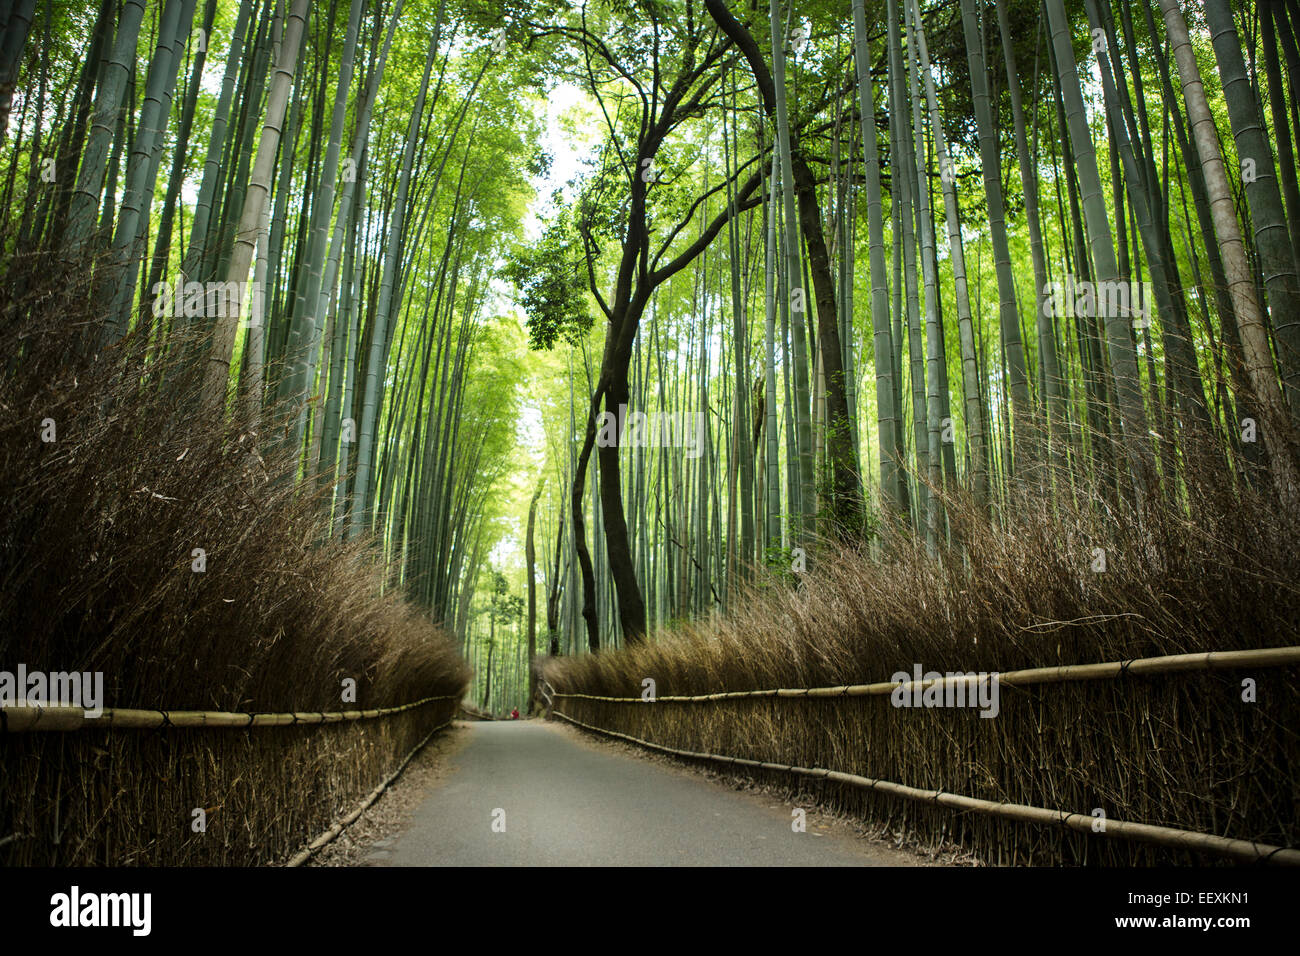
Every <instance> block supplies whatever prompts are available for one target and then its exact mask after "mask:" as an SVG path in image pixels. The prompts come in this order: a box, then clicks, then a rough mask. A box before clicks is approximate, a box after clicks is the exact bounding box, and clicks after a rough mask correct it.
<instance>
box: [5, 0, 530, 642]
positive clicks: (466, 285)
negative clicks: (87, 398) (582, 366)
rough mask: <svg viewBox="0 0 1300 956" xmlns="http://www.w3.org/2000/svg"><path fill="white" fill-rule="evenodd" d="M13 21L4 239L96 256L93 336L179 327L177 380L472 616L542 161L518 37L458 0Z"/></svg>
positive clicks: (436, 606) (115, 6) (138, 9)
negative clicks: (244, 427)
mask: <svg viewBox="0 0 1300 956" xmlns="http://www.w3.org/2000/svg"><path fill="white" fill-rule="evenodd" d="M4 19H5V34H4V47H3V49H4V51H5V55H6V56H7V57H8V59H6V61H5V64H6V67H5V68H6V70H7V71H8V72H7V73H6V75H7V76H9V77H10V78H11V80H12V78H14V77H15V76H16V77H18V78H20V79H22V78H24V77H26V78H27V79H26V81H24V82H20V83H19V84H18V90H19V93H18V94H17V95H15V94H14V93H13V84H12V83H11V84H10V86H9V87H8V88H7V89H8V98H7V99H6V101H5V104H6V107H7V108H6V113H5V117H4V121H5V126H6V130H7V131H6V134H5V140H4V147H5V156H6V159H5V165H6V170H5V177H4V185H3V196H4V204H3V208H4V209H5V210H6V216H7V222H6V226H7V227H8V228H7V229H6V236H7V237H8V242H7V246H8V248H7V249H6V254H7V256H8V257H9V258H10V261H11V262H12V261H17V260H18V259H20V258H21V257H22V256H28V257H31V256H37V255H45V256H47V257H48V261H51V262H58V263H63V264H65V265H67V266H68V267H70V268H75V267H78V266H79V265H80V266H81V268H83V269H84V270H89V271H91V273H92V276H91V278H90V279H89V282H90V283H91V284H92V286H93V289H94V290H95V294H96V299H97V301H98V303H100V305H101V307H102V311H103V323H102V328H101V329H99V330H97V332H96V335H95V339H94V341H92V342H91V345H90V347H92V348H95V349H97V350H102V351H103V352H104V353H105V354H106V355H111V354H113V352H114V350H115V349H121V348H123V347H125V345H126V344H127V337H128V336H129V342H130V345H131V346H132V347H134V348H139V349H143V350H146V351H147V354H148V355H150V356H153V357H156V358H157V359H158V360H162V359H163V358H164V357H167V356H172V355H175V354H176V352H177V350H181V356H182V358H184V359H185V361H186V362H189V363H193V365H194V366H195V367H197V368H200V369H201V370H202V375H201V378H202V384H201V387H200V388H199V390H198V394H180V395H178V396H177V401H178V402H183V403H186V404H187V405H188V404H193V403H198V404H199V405H200V406H201V408H202V409H203V414H204V415H205V416H206V418H207V419H208V421H209V422H210V425H211V427H212V428H213V429H218V430H219V429H221V428H222V427H223V426H222V423H223V420H224V419H226V418H227V416H229V415H230V414H231V413H232V412H233V411H235V410H238V411H239V412H241V413H243V414H245V415H247V416H248V417H249V418H250V419H251V420H252V421H254V422H256V423H259V424H260V428H259V429H258V434H257V437H256V440H257V442H258V443H260V445H261V446H262V448H263V449H264V450H266V451H271V450H276V451H284V452H287V453H289V454H296V455H297V456H298V459H299V463H300V464H299V469H298V471H299V481H300V483H301V485H302V490H303V493H304V494H312V493H315V494H318V495H319V496H320V500H321V501H322V507H323V508H324V510H325V512H326V514H327V516H328V522H329V526H330V528H331V529H332V534H333V536H335V537H338V538H342V539H356V538H361V537H366V536H369V535H372V534H374V535H377V536H378V540H379V543H380V546H381V547H382V550H383V552H384V553H385V555H386V556H387V560H388V565H389V569H390V570H389V577H390V578H391V580H392V582H393V584H394V586H396V587H399V588H401V589H402V590H403V591H404V592H405V593H406V594H407V595H409V597H410V598H412V599H413V600H414V601H416V602H417V603H419V604H421V605H423V606H424V607H426V608H427V609H428V611H429V614H430V615H431V616H432V617H433V618H434V619H435V620H437V621H442V622H445V623H447V624H448V625H449V626H450V627H451V628H452V629H453V630H456V629H459V630H460V631H462V632H463V622H464V620H465V619H466V616H467V614H468V606H469V600H470V595H471V594H472V592H473V588H474V584H475V574H476V567H477V563H478V561H479V560H480V557H481V555H482V552H483V550H484V548H485V546H486V544H487V537H486V536H487V535H489V534H490V533H491V532H490V529H489V528H488V524H490V515H489V511H490V508H489V505H488V501H487V499H488V495H489V493H490V492H491V489H492V484H493V475H494V474H495V473H498V472H500V471H501V469H502V468H503V467H504V464H503V463H504V462H505V461H506V459H507V455H508V451H509V441H510V439H511V433H512V429H513V425H512V420H513V416H514V412H513V409H512V404H511V403H512V400H513V394H512V392H511V391H510V389H509V388H506V389H502V388H501V384H502V382H503V381H504V382H506V383H507V384H508V383H509V381H510V376H511V375H512V372H511V368H512V364H511V363H512V361H513V359H512V357H511V356H512V350H513V346H512V344H511V335H510V333H509V330H508V329H505V330H503V328H502V327H501V326H500V325H499V324H498V323H497V321H496V315H495V312H494V310H493V305H492V298H493V293H492V291H491V289H490V280H491V275H492V269H493V263H494V259H495V258H496V257H497V256H498V255H499V253H500V250H501V248H502V244H503V243H504V242H505V241H506V240H507V239H508V238H509V237H510V235H511V234H512V231H513V230H514V229H515V228H516V225H517V223H518V220H519V216H520V211H521V209H522V208H523V205H524V203H525V201H526V187H527V184H528V173H527V169H528V166H529V163H530V162H531V161H532V159H533V157H532V155H531V152H530V150H531V146H530V141H531V137H532V132H531V126H530V121H529V118H528V116H527V114H526V111H525V109H524V106H525V104H524V103H523V102H522V101H521V100H516V99H514V98H512V97H511V96H509V95H507V93H508V91H510V90H511V89H513V88H514V87H515V86H516V85H517V84H518V83H519V82H520V81H519V77H518V75H516V72H513V71H512V69H511V67H510V64H509V62H508V59H507V58H506V57H503V56H502V55H500V53H499V51H498V50H494V49H493V48H492V47H491V46H490V45H487V44H483V43H481V42H478V41H477V40H475V39H474V38H471V37H469V36H468V35H467V33H466V24H465V22H464V19H463V17H461V15H460V13H459V12H457V11H453V10H451V9H450V8H449V7H448V5H447V4H446V3H445V2H439V3H421V2H416V0H412V2H407V0H394V2H391V3H383V4H373V3H365V2H362V0H351V2H349V0H342V2H338V0H335V2H330V3H326V4H309V3H307V2H306V0H293V2H291V3H284V2H281V0H247V2H244V0H240V2H238V3H225V2H222V3H218V2H216V0H204V2H202V3H198V2H196V0H165V2H161V3H156V4H155V3H146V2H144V0H126V2H124V3H119V2H117V0H105V2H104V3H101V4H99V6H98V9H95V8H83V7H81V6H80V5H78V4H75V3H66V2H58V3H55V2H44V3H29V2H26V0H23V2H19V3H17V4H14V5H12V9H11V8H10V5H9V4H6V6H5V10H4ZM24 40H26V42H25V43H24ZM82 264H84V265H82ZM186 353H188V354H186Z"/></svg>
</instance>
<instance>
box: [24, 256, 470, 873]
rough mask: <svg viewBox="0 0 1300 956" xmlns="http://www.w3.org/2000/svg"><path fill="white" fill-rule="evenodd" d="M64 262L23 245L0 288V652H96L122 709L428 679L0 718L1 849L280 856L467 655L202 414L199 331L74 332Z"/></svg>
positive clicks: (80, 302) (76, 664)
mask: <svg viewBox="0 0 1300 956" xmlns="http://www.w3.org/2000/svg"><path fill="white" fill-rule="evenodd" d="M85 273H86V270H77V271H76V272H75V273H73V274H70V273H68V272H67V271H60V268H59V264H58V263H57V262H54V261H50V260H42V259H40V258H37V257H28V258H26V259H15V260H13V261H12V262H11V264H10V269H9V272H8V274H7V275H6V276H5V280H4V281H3V282H0V358H2V360H3V361H2V364H0V407H2V408H3V409H4V416H3V418H0V486H3V487H4V488H5V489H6V507H5V508H4V509H0V669H8V670H12V669H13V668H14V666H15V665H17V664H19V663H22V664H25V665H26V666H27V667H28V668H29V669H39V670H43V671H46V672H54V671H69V672H77V671H99V672H102V673H103V675H104V700H103V701H102V703H104V704H105V705H108V706H112V707H116V708H119V709H123V710H129V709H154V710H156V709H157V708H158V707H160V706H166V707H170V708H176V709H179V710H193V711H234V712H262V713H282V712H292V711H298V712H306V711H312V712H319V711H328V712H335V711H340V710H350V709H365V710H371V711H373V710H376V709H380V708H385V707H396V706H400V705H403V704H407V703H411V702H414V701H419V700H422V699H424V698H428V697H447V698H449V699H445V700H438V701H432V702H430V703H428V704H426V705H425V706H422V707H418V708H414V709H411V710H405V711H402V712H399V713H393V714H389V715H386V716H383V717H380V718H378V719H376V720H366V721H347V722H343V723H334V724H327V725H324V726H318V725H298V726H283V727H268V728H265V729H260V728H259V729H254V730H250V731H248V732H242V731H239V730H232V729H194V730H191V729H183V730H180V729H164V730H157V731H148V730H145V731H130V732H117V731H114V730H110V731H108V732H107V733H92V732H87V731H80V732H74V733H67V734H10V735H6V736H5V737H4V738H3V739H0V862H3V863H6V864H9V865H15V864H17V865H23V864H46V865H75V864H128V863H135V864H154V865H159V864H162V865H170V864H218V863H219V864H241V865H246V864H256V863H266V862H272V861H276V860H282V859H284V858H285V857H287V856H288V854H289V853H290V852H291V851H292V850H295V849H297V848H298V847H299V846H301V845H302V844H303V843H304V842H306V841H307V840H309V839H311V838H312V837H314V836H315V835H316V834H317V833H319V832H320V831H321V830H322V829H323V828H324V827H325V826H327V825H328V823H329V821H330V820H331V819H332V818H333V817H334V816H336V815H337V814H338V813H339V812H341V811H343V810H345V809H346V808H349V807H350V806H352V805H354V804H355V803H356V801H357V800H358V799H359V798H360V797H361V796H363V795H364V794H366V793H367V792H368V791H370V790H371V788H372V787H374V785H375V783H376V782H377V781H378V780H379V779H381V778H382V777H383V776H384V775H385V773H388V772H390V771H391V770H392V769H393V767H394V766H395V765H396V763H397V762H398V761H400V760H401V759H402V758H403V757H404V756H405V755H406V754H407V753H408V752H409V751H410V749H411V748H412V747H413V746H414V745H415V744H416V743H417V742H418V741H419V740H421V739H422V738H423V737H424V736H425V735H426V734H427V733H428V732H429V731H430V729H432V728H433V727H435V726H437V725H439V724H441V723H444V722H445V721H447V720H448V719H450V717H451V716H452V714H453V713H454V712H455V709H456V706H457V699H458V698H459V696H460V695H461V693H462V692H463V689H464V687H465V684H466V681H467V677H468V674H467V671H466V668H465V666H464V664H463V663H462V661H461V659H460V655H459V652H458V650H457V648H456V647H455V645H454V643H453V642H452V641H451V640H449V639H448V637H447V635H445V634H444V633H443V632H442V631H441V630H440V629H439V628H437V627H436V626H434V625H433V624H431V623H430V621H429V620H428V618H427V615H426V614H425V613H423V612H421V611H420V610H418V609H416V608H413V607H411V606H408V605H407V604H405V603H403V601H402V600H401V599H400V597H399V596H398V595H397V594H396V593H394V592H393V591H392V590H391V589H388V591H387V593H384V592H385V581H384V578H383V572H382V569H381V568H380V567H379V566H378V565H377V564H376V563H375V562H374V561H373V559H372V558H371V556H370V548H371V545H370V542H366V541H361V542H354V543H347V544H344V543H342V542H339V541H337V540H333V539H331V538H330V536H329V535H328V534H327V533H326V530H325V529H324V528H323V526H322V522H321V518H320V514H321V507H320V501H319V500H318V498H317V496H316V493H315V492H314V489H315V488H316V487H317V486H316V483H315V482H311V481H305V482H298V481H295V477H296V472H297V470H298V462H297V461H296V460H295V459H294V458H292V457H289V456H286V455H284V454H281V453H278V452H276V451H274V450H273V449H274V447H275V442H274V429H272V428H262V427H261V426H260V424H259V422H257V421H253V420H250V419H248V418H246V417H243V413H242V412H241V411H240V410H239V409H238V408H236V409H235V410H233V412H232V414H231V416H230V417H229V418H228V419H227V422H226V423H225V427H216V426H215V424H214V423H213V422H211V421H206V420H204V419H203V418H202V417H201V416H200V414H199V409H198V403H197V402H196V401H194V400H193V399H194V396H195V395H197V393H198V391H197V389H198V377H199V374H200V373H201V369H200V368H199V366H200V365H201V363H198V362H194V361H192V360H187V355H190V354H194V353H195V352H196V351H197V349H198V348H200V347H201V345H202V341H201V333H200V334H199V336H198V337H197V338H196V339H195V340H194V341H189V340H187V339H186V338H185V337H184V336H182V335H179V334H175V333H174V334H172V335H171V336H169V337H168V339H167V340H166V341H167V347H166V350H165V351H163V350H162V349H161V346H160V345H159V344H158V342H151V341H150V340H149V338H148V333H147V330H146V331H145V332H144V333H143V334H137V335H135V336H133V337H129V338H127V339H125V340H123V342H122V343H121V344H120V346H118V347H115V348H114V349H112V350H109V351H108V352H105V353H103V354H99V353H98V352H97V349H96V344H95V336H96V335H97V333H98V326H99V323H98V321H97V311H96V303H95V302H94V301H93V299H92V297H91V295H90V294H89V292H88V291H87V289H86V282H85V278H84V276H85ZM236 404H237V405H239V406H242V403H236ZM279 420H281V419H279V418H276V417H272V416H267V418H266V419H265V420H264V421H265V422H268V423H273V422H276V421H279ZM45 422H52V423H53V425H54V429H55V434H56V439H55V440H54V441H43V440H42V435H43V431H45V426H43V424H42V423H45ZM195 549H201V551H202V554H203V560H202V562H201V565H202V570H198V569H197V568H198V566H199V565H198V564H196V560H197V558H196V555H195ZM345 681H349V682H355V696H354V697H348V696H344V691H345V690H349V689H350V688H349V686H347V685H345V684H344V682H345ZM198 809H202V810H205V811H206V822H207V829H206V832H196V830H195V829H194V821H195V819H196V817H195V814H194V811H195V810H198Z"/></svg>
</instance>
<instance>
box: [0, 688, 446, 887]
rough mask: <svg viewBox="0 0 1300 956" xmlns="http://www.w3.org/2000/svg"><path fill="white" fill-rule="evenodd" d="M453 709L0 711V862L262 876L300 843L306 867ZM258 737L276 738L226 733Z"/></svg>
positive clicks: (432, 701)
mask: <svg viewBox="0 0 1300 956" xmlns="http://www.w3.org/2000/svg"><path fill="white" fill-rule="evenodd" d="M460 696H461V695H460V694H447V695H440V696H432V697H426V698H424V699H422V700H417V701H413V702H411V703H408V704H403V705H400V706H393V707H384V708H373V709H367V710H348V711H306V712H304V711H298V712H285V713H238V712H228V711H181V710H135V709H121V708H116V709H105V710H104V711H103V713H102V714H101V715H100V716H99V717H92V716H88V715H87V714H86V713H85V711H84V710H83V709H81V708H75V707H40V706H19V707H4V708H0V727H2V728H3V731H4V733H3V734H0V758H2V759H0V862H3V863H4V864H5V865H47V866H50V865H53V866H76V865H83V866H84V865H113V866H121V865H155V866H158V865H162V866H170V865H265V864H274V863H281V862H284V861H285V860H286V859H291V854H293V851H295V850H297V849H298V848H300V847H304V845H307V844H309V841H310V850H309V851H308V852H309V854H310V852H314V850H315V849H316V848H319V846H322V845H324V842H328V840H324V842H322V837H323V836H325V835H329V834H330V833H331V831H333V835H331V836H329V839H333V836H337V834H338V832H341V830H342V829H343V827H346V826H347V825H348V824H349V823H351V822H352V821H353V820H355V819H356V817H357V816H359V815H360V812H361V811H362V810H364V808H365V807H366V806H369V805H370V803H372V802H373V801H374V800H375V799H376V798H377V797H378V796H379V794H380V793H382V791H383V789H384V788H385V787H387V785H388V784H389V783H390V782H391V781H392V780H393V779H395V777H396V776H397V774H398V773H400V772H401V770H402V769H403V768H404V767H405V766H406V764H407V763H408V762H409V761H410V759H411V758H412V757H413V756H414V754H415V753H416V752H417V751H418V750H419V748H420V747H421V746H423V744H424V743H425V742H427V740H428V739H430V738H431V737H432V736H433V734H434V733H436V732H437V731H438V730H441V729H442V728H444V727H446V726H447V725H448V724H449V723H450V722H451V720H452V718H453V717H454V716H455V713H456V709H457V707H458V706H459V700H460ZM259 728H277V729H275V730H268V731H267V732H265V733H234V732H232V731H238V730H244V731H251V730H255V729H259ZM119 731H121V732H119ZM381 777H382V778H383V782H382V783H381V784H380V785H379V786H378V787H375V786H374V781H375V780H376V779H378V778H381ZM366 794H368V796H367V799H366V800H365V802H364V803H363V805H362V806H361V807H360V808H357V809H355V810H354V811H353V813H351V814H348V815H346V816H341V815H342V814H344V813H346V811H348V810H349V808H352V807H353V805H354V804H355V803H356V801H357V799H358V798H359V797H360V796H361V795H366ZM198 810H202V811H203V814H202V819H203V822H204V826H203V827H202V828H199V827H198V826H197V824H196V822H195V821H196V819H198V815H196V812H195V811H198ZM322 831H325V833H324V834H322ZM318 834H322V836H317V835H318ZM302 852H304V851H299V852H298V853H297V854H295V855H294V857H293V858H296V857H301V855H302ZM298 862H301V860H299V861H298Z"/></svg>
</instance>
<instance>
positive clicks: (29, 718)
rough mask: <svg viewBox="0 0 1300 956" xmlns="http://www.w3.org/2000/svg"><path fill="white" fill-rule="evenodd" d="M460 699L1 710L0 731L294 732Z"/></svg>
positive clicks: (431, 698) (34, 706)
mask: <svg viewBox="0 0 1300 956" xmlns="http://www.w3.org/2000/svg"><path fill="white" fill-rule="evenodd" d="M460 696H461V695H460V694H444V695H442V696H440V697H425V698H423V699H422V700H417V701H414V702H412V703H410V704H401V705H400V706H397V707H380V708H377V709H372V710H336V711H296V712H293V713H285V714H254V713H247V714H245V713H236V712H232V711H224V710H127V709H123V708H114V709H105V710H104V712H103V713H102V714H101V715H100V716H98V717H91V716H87V714H86V710H85V708H82V707H45V706H42V705H39V704H35V705H24V706H14V707H0V732H3V733H24V732H30V731H37V730H86V729H109V728H111V729H114V730H157V729H160V728H163V727H186V728H192V727H203V728H234V729H248V728H251V727H291V726H296V725H298V724H337V723H342V722H344V721H348V720H371V719H373V718H375V717H386V716H388V715H389V714H400V713H401V712H402V711H406V710H413V709H415V708H416V707H423V706H424V705H425V704H429V703H432V702H433V701H436V700H452V699H456V698H459V697H460Z"/></svg>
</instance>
